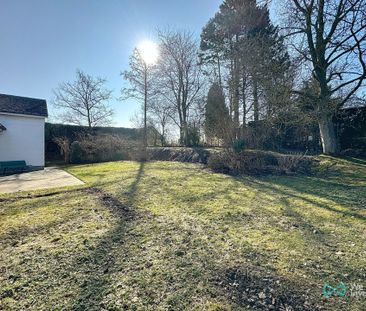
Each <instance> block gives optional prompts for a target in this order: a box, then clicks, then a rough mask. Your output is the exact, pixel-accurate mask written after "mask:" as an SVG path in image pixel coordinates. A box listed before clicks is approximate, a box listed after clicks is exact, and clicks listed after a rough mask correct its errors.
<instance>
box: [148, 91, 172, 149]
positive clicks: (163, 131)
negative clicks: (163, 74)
mask: <svg viewBox="0 0 366 311" xmlns="http://www.w3.org/2000/svg"><path fill="white" fill-rule="evenodd" d="M150 111H151V112H152V113H151V119H152V120H151V123H152V124H155V129H156V130H157V131H158V132H159V134H160V143H161V145H162V146H165V145H166V142H167V136H168V126H169V125H170V124H171V122H172V115H173V114H174V111H173V110H172V107H171V106H169V105H167V103H166V101H164V99H162V100H161V99H159V98H158V99H157V100H155V101H154V102H153V103H152V105H151V107H150Z"/></svg>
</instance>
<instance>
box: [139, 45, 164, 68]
mask: <svg viewBox="0 0 366 311" xmlns="http://www.w3.org/2000/svg"><path fill="white" fill-rule="evenodd" d="M137 49H138V50H139V52H140V55H141V57H142V59H143V61H144V62H145V63H146V65H154V64H156V62H157V60H158V57H159V49H158V46H157V44H156V43H155V42H153V41H150V40H144V41H142V42H141V43H140V44H139V45H138V47H137Z"/></svg>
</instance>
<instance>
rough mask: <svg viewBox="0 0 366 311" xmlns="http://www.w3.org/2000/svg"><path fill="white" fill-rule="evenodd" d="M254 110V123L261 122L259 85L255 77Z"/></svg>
mask: <svg viewBox="0 0 366 311" xmlns="http://www.w3.org/2000/svg"><path fill="white" fill-rule="evenodd" d="M253 109H254V122H258V121H259V103H258V84H257V78H256V77H253Z"/></svg>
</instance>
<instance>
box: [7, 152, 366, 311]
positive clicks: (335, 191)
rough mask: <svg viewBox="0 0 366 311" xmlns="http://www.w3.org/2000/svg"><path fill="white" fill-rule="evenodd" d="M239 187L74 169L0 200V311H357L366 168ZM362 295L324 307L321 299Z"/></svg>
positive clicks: (365, 266)
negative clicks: (335, 289) (55, 181)
mask: <svg viewBox="0 0 366 311" xmlns="http://www.w3.org/2000/svg"><path fill="white" fill-rule="evenodd" d="M322 162H323V163H326V162H333V163H334V164H336V165H335V166H334V167H333V169H332V171H331V172H330V173H328V174H326V175H324V176H323V177H311V176H310V177H309V176H308V177H305V176H304V177H278V176H276V177H261V178H254V177H240V178H234V177H230V176H225V175H221V174H213V173H211V172H209V171H208V170H206V169H204V168H203V167H202V166H199V165H194V164H182V163H175V162H149V163H142V164H140V163H136V162H114V163H104V164H95V165H81V166H71V167H68V168H67V170H68V171H69V172H70V173H72V174H73V175H75V176H77V177H79V178H80V179H82V180H83V181H85V182H86V185H85V186H83V187H79V188H75V187H74V188H69V189H67V190H62V189H61V190H57V191H55V190H49V191H41V192H34V193H31V195H29V196H28V195H27V194H21V195H19V194H18V195H8V196H4V195H3V196H0V206H1V207H0V250H1V252H0V309H4V310H30V309H33V310H51V309H52V310H61V309H62V310H101V309H105V310H123V309H129V310H184V309H187V310H253V309H254V310H256V309H259V310H271V308H272V309H273V310H318V309H319V310H323V309H324V310H364V309H365V308H366V303H365V302H366V297H365V296H362V295H366V294H365V290H366V284H365V275H366V248H365V242H366V226H365V220H366V211H365V203H366V163H365V161H362V160H350V159H334V158H327V157H324V158H323V159H322ZM340 282H344V283H345V284H346V285H347V286H348V287H351V286H354V285H357V286H363V292H362V291H361V290H359V292H358V294H359V295H358V296H357V297H356V296H355V295H354V293H355V292H354V291H353V292H351V291H350V290H348V293H347V295H346V296H345V297H336V296H332V297H330V298H325V297H324V296H323V295H322V287H323V285H324V284H325V283H329V284H331V285H333V286H335V285H337V284H338V283H340Z"/></svg>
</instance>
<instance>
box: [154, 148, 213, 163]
mask: <svg viewBox="0 0 366 311" xmlns="http://www.w3.org/2000/svg"><path fill="white" fill-rule="evenodd" d="M209 156H210V151H208V150H207V149H203V148H185V147H178V148H172V147H171V148H168V147H166V148H148V159H149V160H157V161H178V162H191V163H203V164H207V161H208V158H209Z"/></svg>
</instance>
